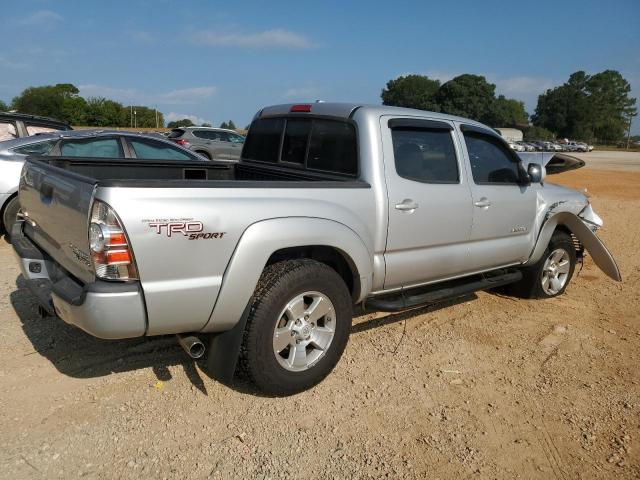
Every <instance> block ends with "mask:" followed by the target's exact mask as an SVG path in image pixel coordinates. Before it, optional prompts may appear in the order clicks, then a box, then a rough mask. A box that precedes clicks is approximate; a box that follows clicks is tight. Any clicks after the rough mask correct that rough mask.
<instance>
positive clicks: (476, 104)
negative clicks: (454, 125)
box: [435, 73, 496, 124]
mask: <svg viewBox="0 0 640 480" xmlns="http://www.w3.org/2000/svg"><path fill="white" fill-rule="evenodd" d="M495 90H496V86H495V85H494V84H492V83H489V82H487V79H486V78H484V77H483V76H481V75H471V74H468V73H467V74H464V75H459V76H457V77H455V78H453V79H451V80H449V81H448V82H446V83H444V84H443V85H442V86H441V87H440V88H439V89H438V92H437V93H436V96H435V100H436V102H437V103H438V105H439V107H440V111H441V112H443V113H449V114H451V115H459V116H461V117H467V118H471V119H473V120H477V121H479V122H483V123H488V124H490V123H492V120H493V118H492V116H493V115H494V112H493V104H494V102H495Z"/></svg>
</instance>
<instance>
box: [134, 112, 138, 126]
mask: <svg viewBox="0 0 640 480" xmlns="http://www.w3.org/2000/svg"><path fill="white" fill-rule="evenodd" d="M133 128H138V111H137V110H134V111H133Z"/></svg>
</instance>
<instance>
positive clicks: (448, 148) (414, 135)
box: [391, 128, 459, 183]
mask: <svg viewBox="0 0 640 480" xmlns="http://www.w3.org/2000/svg"><path fill="white" fill-rule="evenodd" d="M391 138H392V141H393V153H394V159H395V165H396V172H397V173H398V175H400V176H401V177H403V178H406V179H408V180H414V181H416V182H423V183H458V181H459V174H458V159H457V158H456V151H455V147H454V145H453V139H452V138H451V131H450V130H447V129H422V128H420V129H416V128H393V129H392V130H391Z"/></svg>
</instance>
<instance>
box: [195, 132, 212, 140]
mask: <svg viewBox="0 0 640 480" xmlns="http://www.w3.org/2000/svg"><path fill="white" fill-rule="evenodd" d="M191 133H193V135H194V136H196V137H198V138H204V139H209V138H210V136H209V132H208V131H207V130H192V131H191Z"/></svg>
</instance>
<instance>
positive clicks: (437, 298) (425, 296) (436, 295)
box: [363, 269, 522, 312]
mask: <svg viewBox="0 0 640 480" xmlns="http://www.w3.org/2000/svg"><path fill="white" fill-rule="evenodd" d="M521 278H522V272H521V271H520V270H515V269H511V270H498V271H497V272H491V273H486V274H484V275H474V276H472V277H468V278H462V279H458V280H451V281H448V282H444V283H440V284H437V285H429V286H427V287H417V288H413V289H409V290H402V291H401V292H400V293H399V294H398V293H395V294H391V295H385V296H380V297H370V298H367V299H366V300H365V301H364V302H363V305H364V308H365V310H375V311H381V312H399V311H402V310H407V309H409V308H416V307H421V306H424V305H430V304H432V303H438V302H443V301H445V300H451V299H453V298H459V297H464V296H465V295H469V294H470V293H473V292H477V291H479V290H487V289H489V288H495V287H501V286H502V285H507V284H509V283H513V282H517V281H518V280H520V279H521Z"/></svg>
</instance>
